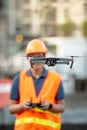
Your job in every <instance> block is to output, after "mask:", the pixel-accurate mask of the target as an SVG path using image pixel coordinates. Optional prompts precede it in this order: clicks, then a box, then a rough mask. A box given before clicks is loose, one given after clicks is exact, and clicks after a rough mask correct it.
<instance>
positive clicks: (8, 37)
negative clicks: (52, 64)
mask: <svg viewBox="0 0 87 130" xmlns="http://www.w3.org/2000/svg"><path fill="white" fill-rule="evenodd" d="M78 3H79V4H78ZM86 12H87V1H86V0H77V1H75V0H8V1H6V0H1V1H0V58H1V61H2V62H1V64H0V68H1V70H3V68H5V69H6V70H8V69H9V68H12V67H13V66H14V65H13V63H12V62H11V61H9V57H12V56H13V55H15V54H17V53H18V52H19V51H20V50H21V49H22V50H24V47H25V45H26V44H27V42H28V41H29V40H31V39H32V38H37V37H40V38H43V37H67V36H68V37H82V36H83V32H82V26H83V23H84V21H85V20H86V14H87V13H86ZM48 47H49V48H50V49H51V51H53V53H55V49H54V48H55V45H54V47H53V46H52V47H51V46H50V43H48ZM3 64H6V65H8V66H9V67H7V68H6V65H5V66H4V65H3ZM5 69H4V70H3V71H5Z"/></svg>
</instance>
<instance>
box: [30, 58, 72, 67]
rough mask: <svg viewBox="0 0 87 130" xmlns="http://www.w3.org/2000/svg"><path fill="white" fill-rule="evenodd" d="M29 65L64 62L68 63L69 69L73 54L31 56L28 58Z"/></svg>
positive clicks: (53, 64)
mask: <svg viewBox="0 0 87 130" xmlns="http://www.w3.org/2000/svg"><path fill="white" fill-rule="evenodd" d="M30 62H31V65H33V64H46V65H47V66H52V67H53V66H55V65H56V64H66V65H70V69H71V68H72V67H73V63H74V56H71V57H70V58H62V57H58V58H56V57H47V58H44V57H38V58H35V57H34V58H33V57H32V58H31V60H30Z"/></svg>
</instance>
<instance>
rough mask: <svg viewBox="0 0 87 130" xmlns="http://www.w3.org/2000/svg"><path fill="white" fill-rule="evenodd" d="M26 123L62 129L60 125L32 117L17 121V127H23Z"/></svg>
mask: <svg viewBox="0 0 87 130" xmlns="http://www.w3.org/2000/svg"><path fill="white" fill-rule="evenodd" d="M25 123H35V124H40V125H45V126H50V127H53V128H56V129H57V128H58V129H60V127H61V125H60V124H59V123H55V122H53V121H50V120H45V119H40V118H34V117H31V118H26V117H25V118H21V119H17V120H16V122H15V125H16V126H17V125H22V124H25Z"/></svg>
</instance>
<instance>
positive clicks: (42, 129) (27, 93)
mask: <svg viewBox="0 0 87 130" xmlns="http://www.w3.org/2000/svg"><path fill="white" fill-rule="evenodd" d="M60 80H61V76H60V75H59V74H56V73H55V72H52V71H48V72H47V76H46V79H45V81H44V83H43V85H42V88H41V90H40V92H39V94H38V96H37V95H36V92H35V87H34V82H33V79H32V76H28V75H27V72H26V71H23V72H21V73H20V83H19V95H20V100H19V103H22V102H24V101H25V100H31V98H32V102H33V103H39V102H40V99H44V100H46V101H48V102H49V103H52V104H56V101H55V96H56V93H57V91H58V87H59V84H60ZM60 129H61V116H60V113H53V112H50V111H49V110H46V111H43V110H41V109H40V108H38V107H35V108H32V109H29V110H24V111H22V112H20V113H17V115H16V121H15V130H60Z"/></svg>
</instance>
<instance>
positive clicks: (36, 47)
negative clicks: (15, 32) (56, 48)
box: [26, 39, 48, 55]
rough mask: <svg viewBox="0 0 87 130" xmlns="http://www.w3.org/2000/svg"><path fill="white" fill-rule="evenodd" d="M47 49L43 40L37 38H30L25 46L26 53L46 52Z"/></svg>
mask: <svg viewBox="0 0 87 130" xmlns="http://www.w3.org/2000/svg"><path fill="white" fill-rule="evenodd" d="M47 52H48V49H47V48H46V46H45V44H44V42H43V41H41V40H39V39H34V40H31V41H30V42H29V43H28V45H27V47H26V54H27V55H28V54H32V53H47Z"/></svg>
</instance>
